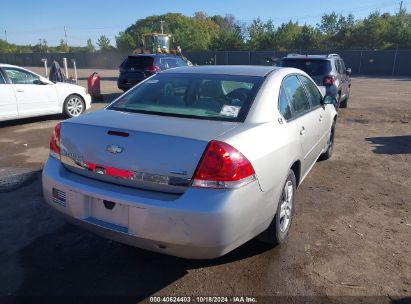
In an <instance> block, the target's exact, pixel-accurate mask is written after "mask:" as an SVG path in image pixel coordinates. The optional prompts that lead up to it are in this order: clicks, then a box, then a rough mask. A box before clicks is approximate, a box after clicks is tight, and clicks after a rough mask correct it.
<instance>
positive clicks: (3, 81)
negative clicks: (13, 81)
mask: <svg viewBox="0 0 411 304" xmlns="http://www.w3.org/2000/svg"><path fill="white" fill-rule="evenodd" d="M5 83H6V81H5V80H4V78H3V75H2V74H1V71H0V84H5Z"/></svg>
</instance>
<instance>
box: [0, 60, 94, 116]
mask: <svg viewBox="0 0 411 304" xmlns="http://www.w3.org/2000/svg"><path fill="white" fill-rule="evenodd" d="M90 104H91V97H90V95H89V94H87V92H86V89H85V88H83V87H81V86H78V85H73V84H68V83H59V82H58V83H53V82H51V81H49V80H48V79H47V78H44V77H42V76H40V75H37V74H36V73H34V72H32V71H29V70H27V69H24V68H22V67H18V66H14V65H9V64H0V121H5V120H10V119H17V118H25V117H33V116H41V115H49V114H58V113H63V114H65V115H66V116H67V117H69V118H70V117H76V116H79V115H80V114H82V113H83V112H84V111H85V110H86V109H88V108H90Z"/></svg>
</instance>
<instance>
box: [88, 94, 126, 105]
mask: <svg viewBox="0 0 411 304" xmlns="http://www.w3.org/2000/svg"><path fill="white" fill-rule="evenodd" d="M121 94H122V93H107V94H101V96H100V97H99V98H95V97H93V103H111V102H112V101H113V100H114V99H116V98H117V97H119V96H120V95H121Z"/></svg>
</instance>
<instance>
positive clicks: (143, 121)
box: [43, 66, 337, 258]
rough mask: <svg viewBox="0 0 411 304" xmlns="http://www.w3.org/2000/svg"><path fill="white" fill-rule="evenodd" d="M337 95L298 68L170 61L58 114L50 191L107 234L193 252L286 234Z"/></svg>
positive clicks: (64, 207) (49, 198) (57, 203)
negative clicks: (118, 91)
mask: <svg viewBox="0 0 411 304" xmlns="http://www.w3.org/2000/svg"><path fill="white" fill-rule="evenodd" d="M333 102H335V98H334V97H331V96H325V97H323V96H322V95H321V93H320V91H319V89H318V87H317V86H316V85H315V83H314V82H313V81H312V80H311V78H310V77H309V76H308V75H307V74H306V73H304V72H303V71H301V70H297V69H293V68H278V67H267V66H202V67H190V68H188V67H182V68H175V69H170V70H166V71H162V72H160V73H158V74H156V75H154V76H152V77H150V78H148V79H146V80H145V81H143V82H141V83H140V84H139V85H137V86H135V87H134V88H133V89H131V90H130V91H128V92H127V93H125V94H123V95H122V96H120V97H119V98H117V99H116V100H115V101H114V102H113V103H111V104H110V105H109V106H107V107H106V108H105V109H102V110H99V111H94V112H91V113H87V114H85V115H82V116H80V117H77V118H74V119H69V120H66V121H63V122H62V123H59V124H57V125H56V127H55V130H54V132H53V135H52V137H51V141H50V156H49V158H48V160H47V163H46V164H45V167H44V170H43V193H44V198H45V201H46V202H47V204H48V205H50V206H51V207H52V208H54V209H56V210H58V211H59V212H61V214H63V215H65V216H66V218H67V219H69V220H70V221H73V222H74V223H77V224H79V225H81V226H83V227H85V228H87V229H91V230H93V231H95V232H97V233H99V234H101V235H103V236H105V237H108V238H112V239H114V240H117V241H120V242H124V243H127V244H131V245H133V246H137V247H140V248H144V249H147V250H152V251H157V252H162V253H165V254H170V255H176V256H180V257H185V258H215V257H219V256H221V255H224V254H226V253H227V252H229V251H231V250H233V249H234V248H236V247H238V246H240V245H241V244H243V243H245V242H247V241H248V240H250V239H252V238H254V237H256V236H259V238H260V239H261V240H263V241H265V242H269V243H273V244H278V243H282V242H283V241H284V240H285V239H286V236H287V233H288V231H289V229H290V224H291V220H292V216H293V210H294V205H295V201H294V197H295V195H294V194H295V191H296V189H297V187H298V186H299V185H300V184H301V182H302V181H303V180H304V178H305V177H306V176H307V174H308V172H309V171H310V169H311V168H312V166H313V165H314V164H315V162H316V161H317V159H318V158H319V157H322V158H324V159H327V158H329V157H331V155H332V152H333V146H334V131H335V124H336V117H337V112H336V110H335V108H334V106H333Z"/></svg>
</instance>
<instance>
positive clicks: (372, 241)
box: [0, 68, 411, 303]
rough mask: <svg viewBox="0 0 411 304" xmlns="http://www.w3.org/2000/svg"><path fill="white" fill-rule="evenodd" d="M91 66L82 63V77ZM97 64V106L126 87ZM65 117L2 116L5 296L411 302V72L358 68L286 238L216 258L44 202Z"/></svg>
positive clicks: (1, 277) (0, 240)
mask: <svg viewBox="0 0 411 304" xmlns="http://www.w3.org/2000/svg"><path fill="white" fill-rule="evenodd" d="M34 70H37V71H38V72H41V69H39V68H37V69H34ZM92 72H93V71H92V70H80V71H79V75H80V84H83V85H84V84H85V78H86V76H87V75H89V74H91V73H92ZM98 72H99V73H100V75H101V76H102V77H103V82H102V90H103V94H104V96H105V98H104V101H100V102H98V103H94V104H93V107H92V109H91V110H96V109H99V108H101V107H103V106H104V105H105V104H106V103H107V102H109V101H111V100H112V99H113V98H114V97H115V96H118V94H119V91H118V90H117V88H116V83H115V81H116V76H117V71H116V70H99V71H98ZM60 119H61V118H60V117H59V116H48V117H41V118H34V119H24V120H21V121H11V122H6V123H0V269H2V271H1V272H0V282H2V284H0V296H1V295H23V296H31V295H38V296H41V295H43V296H49V295H77V296H90V295H93V296H108V295H111V296H120V295H121V296H130V298H127V300H129V301H130V302H131V303H132V302H137V301H139V300H143V299H146V300H147V297H149V296H152V295H164V296H166V295H167V296H170V295H174V296H183V295H187V296H195V295H201V296H206V295H214V296H215V295H219V296H234V295H242V296H256V297H259V300H260V301H259V302H264V301H266V302H271V301H273V298H269V296H302V298H293V302H287V303H300V302H299V301H301V303H307V302H312V303H314V302H315V303H316V302H319V301H320V302H321V301H322V302H324V303H329V302H332V303H352V302H359V301H362V303H410V302H411V258H410V257H411V237H410V235H411V211H410V210H411V208H410V207H411V161H410V155H411V80H410V79H383V78H365V77H364V78H359V77H357V78H353V81H352V94H351V101H350V103H349V108H348V109H341V110H340V112H339V118H338V123H337V131H336V144H335V148H334V156H333V158H332V159H330V160H328V161H322V162H318V163H317V164H316V166H314V168H313V170H312V171H311V173H310V174H309V176H308V177H307V178H306V180H305V181H304V182H303V184H302V185H301V187H300V188H299V190H298V192H297V197H296V204H297V210H296V216H295V220H294V222H293V227H292V230H291V232H290V235H289V240H288V242H287V243H286V244H284V245H283V246H281V247H274V248H271V247H270V246H266V245H263V244H261V243H259V242H257V241H255V240H253V241H250V242H249V243H247V244H245V245H244V246H242V247H240V248H238V249H237V250H235V251H234V252H232V253H230V254H228V255H226V256H225V257H222V258H220V259H217V260H213V261H187V260H183V259H179V258H175V257H169V256H163V255H160V254H155V253H151V252H146V251H143V250H140V249H136V248H132V247H129V246H126V245H122V244H119V243H116V242H112V241H109V240H105V239H102V238H100V237H97V236H95V235H94V234H91V233H89V232H86V231H83V230H80V229H78V228H76V227H73V226H71V225H69V224H67V223H66V222H65V221H64V220H63V219H62V218H61V217H60V216H58V215H57V214H55V213H53V212H52V211H51V210H50V209H49V208H47V207H46V206H45V204H44V202H43V199H42V194H41V179H40V176H41V169H42V166H43V164H44V162H45V160H46V159H47V156H48V143H49V137H50V134H51V131H52V128H53V126H54V125H55V124H56V123H57V122H58V121H59V120H60ZM319 296H321V297H319ZM343 296H346V297H343ZM359 296H361V297H365V298H359ZM264 297H268V298H264ZM6 299H8V298H6ZM122 299H123V300H124V301H126V298H122ZM285 299H286V298H280V297H277V298H276V301H277V302H278V301H280V300H284V301H286V300H285ZM119 301H120V300H119V299H116V302H119ZM367 301H368V302H367ZM281 303H282V302H281ZM284 303H285V302H284Z"/></svg>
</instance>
